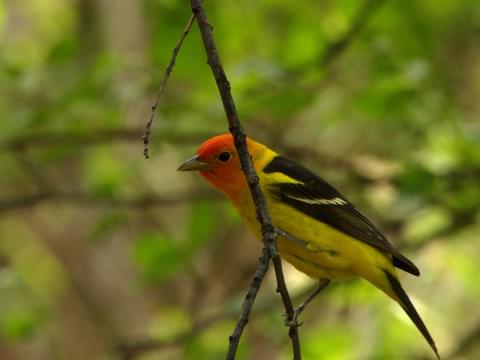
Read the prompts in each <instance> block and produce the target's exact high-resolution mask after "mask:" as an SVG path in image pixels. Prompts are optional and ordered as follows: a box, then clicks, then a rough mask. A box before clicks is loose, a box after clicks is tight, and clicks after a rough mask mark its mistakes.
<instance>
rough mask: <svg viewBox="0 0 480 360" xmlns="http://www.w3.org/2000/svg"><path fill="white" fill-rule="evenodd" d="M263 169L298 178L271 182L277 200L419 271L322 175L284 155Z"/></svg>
mask: <svg viewBox="0 0 480 360" xmlns="http://www.w3.org/2000/svg"><path fill="white" fill-rule="evenodd" d="M263 172H265V173H267V174H268V173H281V174H283V175H286V176H288V177H289V178H291V179H293V180H295V181H297V182H280V183H276V184H271V185H270V186H269V189H268V190H269V191H270V192H271V193H272V195H273V196H275V197H276V198H277V199H278V200H280V201H282V202H283V203H285V204H287V205H289V206H291V207H293V208H295V209H296V210H298V211H301V212H302V213H304V214H305V215H308V216H310V217H312V218H315V219H317V220H319V221H321V222H323V223H325V224H327V225H329V226H331V227H333V228H335V229H336V230H338V231H341V232H343V233H345V234H347V235H349V236H351V237H352V238H355V239H357V240H359V241H362V242H364V243H366V244H368V245H370V246H373V247H375V248H377V249H379V250H381V251H383V252H385V253H387V254H390V255H391V256H392V260H393V265H395V266H396V267H398V268H400V269H402V270H405V271H407V272H409V273H411V274H413V275H417V276H418V275H419V274H420V272H419V270H418V268H417V267H416V266H415V265H414V264H413V263H412V262H411V261H410V260H408V259H407V258H406V257H405V256H403V255H401V254H400V253H399V252H398V251H397V250H396V249H395V247H394V246H393V245H392V243H390V242H389V241H388V240H387V239H386V238H385V236H383V235H382V233H380V231H379V230H378V229H377V228H376V227H375V225H373V224H372V222H371V221H370V220H368V218H367V217H366V216H365V215H363V214H362V213H361V212H360V211H359V210H358V209H357V208H356V207H355V206H354V205H353V204H351V203H350V202H349V201H348V200H347V199H346V198H345V197H344V196H343V195H342V194H341V193H340V192H338V191H337V190H336V189H335V188H334V187H333V186H331V185H330V184H328V183H327V182H326V181H325V180H323V179H322V178H321V177H319V176H317V175H315V174H314V173H312V172H311V171H310V170H308V169H307V168H305V167H303V166H301V165H299V164H296V163H294V162H293V161H290V160H288V159H286V158H284V157H281V156H276V157H275V158H273V159H272V161H270V163H268V164H267V165H266V166H265V167H264V168H263Z"/></svg>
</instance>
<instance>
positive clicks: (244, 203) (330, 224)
mask: <svg viewBox="0 0 480 360" xmlns="http://www.w3.org/2000/svg"><path fill="white" fill-rule="evenodd" d="M247 147H248V151H249V153H250V155H251V158H252V162H253V165H254V167H255V170H256V172H257V174H258V176H259V179H260V186H261V188H262V190H263V192H264V194H265V198H266V201H267V205H268V210H269V212H270V215H271V218H272V223H273V225H274V227H275V228H276V229H277V230H278V238H277V248H278V252H279V254H280V256H281V257H282V258H283V259H285V260H287V261H288V262H290V263H291V264H292V265H293V266H295V267H296V268H297V269H298V270H300V271H301V272H303V273H305V274H307V275H308V276H310V277H312V278H315V279H319V281H320V282H319V287H318V289H317V291H316V292H315V293H314V294H312V296H311V297H309V299H308V300H307V302H308V301H309V300H311V298H313V296H314V295H315V294H316V293H318V292H319V291H320V290H321V289H322V288H323V287H325V286H326V285H327V284H328V283H329V282H330V280H337V279H345V278H351V277H354V276H358V277H361V278H364V279H366V280H367V281H369V282H370V283H372V284H373V285H375V286H376V287H377V288H379V289H381V290H382V291H384V292H385V293H386V294H387V295H389V296H390V297H391V298H392V299H394V300H395V301H397V302H398V304H400V306H401V307H402V308H403V310H405V312H406V313H407V315H408V316H409V317H410V319H411V320H412V321H413V323H414V324H415V325H416V326H417V328H418V330H419V331H420V332H421V333H422V335H423V336H424V337H425V339H426V340H427V342H428V343H429V344H430V346H431V347H432V349H433V351H434V352H435V355H436V356H437V358H439V355H438V351H437V348H436V346H435V342H434V340H433V338H432V336H431V335H430V333H429V331H428V329H427V327H426V326H425V324H424V322H423V321H422V319H421V318H420V316H419V314H418V312H417V311H416V309H415V307H414V306H413V304H412V302H411V301H410V299H409V297H408V295H407V294H406V292H405V291H404V290H403V288H402V286H401V284H400V281H399V280H398V276H397V271H396V268H399V269H401V270H404V271H406V272H408V273H410V274H413V275H416V276H418V275H420V272H419V270H418V268H417V267H416V266H415V265H414V264H413V263H412V262H411V261H410V260H409V259H407V258H406V257H405V256H403V255H402V254H400V253H399V252H398V251H397V250H396V249H395V247H394V246H393V245H392V243H390V242H389V241H388V240H387V239H386V237H385V236H383V235H382V234H381V233H380V231H379V230H378V229H377V228H376V227H375V225H373V224H372V222H371V221H370V220H368V219H367V217H366V216H365V215H363V214H362V213H361V212H360V211H359V210H358V209H357V208H356V207H355V206H354V205H353V204H352V203H350V202H349V201H348V200H347V199H346V198H345V197H344V196H343V195H342V194H341V193H340V192H338V191H337V190H336V189H335V188H334V187H333V186H331V185H330V184H328V183H327V182H326V181H325V180H323V179H322V178H321V177H319V176H317V175H315V174H314V173H313V172H311V171H310V170H308V169H307V168H305V167H303V166H301V165H299V164H297V163H295V162H293V161H291V160H288V159H286V158H285V157H282V156H280V155H278V154H277V153H275V152H274V151H272V150H271V149H269V148H268V147H266V146H265V145H263V144H260V143H258V142H255V141H253V140H252V139H249V138H247ZM178 170H180V171H191V170H197V171H199V172H200V174H201V175H202V176H203V177H204V178H205V179H206V180H207V181H208V182H210V183H211V184H212V185H213V186H214V187H216V188H217V189H219V190H221V191H222V192H223V193H224V194H225V195H226V196H227V197H228V198H229V199H230V201H231V202H232V204H233V205H234V206H235V208H236V209H237V210H238V212H239V213H240V215H241V217H242V218H243V219H244V220H245V222H246V223H247V225H248V227H249V228H250V229H251V230H252V231H253V232H254V233H255V234H256V236H257V237H258V238H260V239H261V229H260V225H259V223H258V221H257V219H256V213H255V207H254V204H253V201H252V197H251V195H250V191H249V189H248V185H247V182H246V180H245V176H244V174H243V172H242V170H241V168H240V161H239V158H238V155H237V151H236V149H235V146H234V144H233V138H232V136H231V135H230V134H224V135H219V136H215V137H212V138H210V139H208V140H207V141H205V142H204V143H203V144H202V145H201V146H200V148H199V149H198V151H197V153H196V155H195V156H193V157H192V158H190V159H188V160H187V161H185V162H184V163H183V164H182V165H181V166H180V167H179V168H178ZM305 304H306V303H304V304H302V305H305ZM303 307H304V306H303ZM302 309H303V308H302ZM302 309H300V310H302Z"/></svg>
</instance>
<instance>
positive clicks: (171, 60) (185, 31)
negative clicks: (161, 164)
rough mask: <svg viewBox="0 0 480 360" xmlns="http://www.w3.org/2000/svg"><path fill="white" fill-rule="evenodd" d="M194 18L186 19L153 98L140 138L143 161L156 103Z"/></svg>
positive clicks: (146, 154)
mask: <svg viewBox="0 0 480 360" xmlns="http://www.w3.org/2000/svg"><path fill="white" fill-rule="evenodd" d="M193 20H194V17H193V15H192V16H190V19H188V22H187V25H186V26H185V29H184V30H183V33H182V36H181V37H180V40H178V43H177V45H176V46H175V47H174V48H173V50H172V57H171V58H170V62H169V63H168V66H167V68H166V69H165V72H164V73H163V77H162V81H161V82H160V88H159V90H158V93H157V97H156V98H155V102H154V104H153V105H152V111H151V113H150V119H149V120H148V122H147V125H146V126H145V133H144V134H143V136H142V139H143V156H145V159H148V158H149V155H148V145H149V143H150V132H151V129H152V124H153V120H154V118H155V112H156V111H157V108H158V103H159V101H160V97H161V96H162V94H163V92H164V91H165V86H167V81H168V78H169V77H170V74H171V73H172V71H173V67H174V66H175V61H176V60H177V55H178V52H179V51H180V48H181V47H182V45H183V41H184V40H185V38H186V37H187V35H188V33H189V32H190V29H191V27H192V24H193Z"/></svg>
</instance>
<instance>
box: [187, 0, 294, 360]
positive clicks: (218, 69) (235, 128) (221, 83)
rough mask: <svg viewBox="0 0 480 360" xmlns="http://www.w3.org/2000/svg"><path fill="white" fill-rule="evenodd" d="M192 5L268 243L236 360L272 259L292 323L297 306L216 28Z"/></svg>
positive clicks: (236, 337) (245, 308)
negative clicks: (216, 34) (221, 57)
mask: <svg viewBox="0 0 480 360" xmlns="http://www.w3.org/2000/svg"><path fill="white" fill-rule="evenodd" d="M191 5H192V11H193V13H194V15H195V18H196V19H197V23H198V26H199V28H200V33H201V35H202V39H203V44H204V47H205V51H206V53H207V58H208V64H209V65H210V67H211V69H212V72H213V75H214V77H215V81H216V83H217V87H218V90H219V92H220V96H221V98H222V103H223V107H224V109H225V113H226V115H227V119H228V124H229V129H230V132H231V133H232V135H233V139H234V143H235V147H236V149H237V152H238V156H239V158H240V164H241V167H242V171H243V172H244V174H245V177H246V179H247V183H248V186H249V188H250V192H251V195H252V199H253V202H254V204H255V210H256V214H257V218H258V220H259V223H260V225H261V228H262V235H263V242H264V250H263V256H262V257H261V258H260V262H259V265H258V267H257V270H256V272H255V275H254V277H253V279H252V282H251V285H250V288H249V290H248V292H247V295H246V297H245V301H244V303H243V305H242V311H241V315H240V319H239V321H238V323H237V326H236V327H235V329H234V331H233V334H232V335H231V336H230V346H229V349H228V353H227V356H226V359H234V358H235V355H236V351H237V347H238V344H239V342H240V337H241V335H242V332H243V329H244V328H245V325H246V324H247V322H248V317H249V315H250V312H251V309H252V307H253V303H254V301H255V297H256V295H257V293H258V291H259V289H260V286H261V284H262V280H263V278H264V276H265V273H266V271H267V269H268V263H269V260H270V259H272V262H273V265H274V267H275V275H276V278H277V291H278V292H279V293H280V295H281V297H282V301H283V303H284V306H285V310H286V314H287V318H288V319H289V320H291V319H292V318H293V305H292V301H291V299H290V296H289V294H288V290H287V287H286V285H285V279H284V276H283V270H282V263H281V260H280V257H279V255H278V253H277V249H276V245H275V241H276V232H275V229H274V227H273V225H272V221H271V218H270V215H269V213H268V210H267V205H266V201H265V197H264V195H263V193H262V190H261V188H260V184H259V178H258V176H257V174H256V173H255V169H254V168H253V165H252V161H251V159H250V155H249V153H248V150H247V145H246V141H245V140H246V135H245V132H244V131H243V128H242V126H241V124H240V120H239V117H238V114H237V110H236V107H235V102H234V100H233V97H232V93H231V88H230V83H229V81H228V79H227V77H226V75H225V71H224V69H223V66H222V63H221V61H220V58H219V56H218V50H217V48H216V46H215V42H214V39H213V34H212V26H211V25H210V23H209V22H208V19H207V16H206V13H205V10H204V9H203V6H202V2H201V0H191ZM289 335H290V338H291V340H292V347H293V353H294V359H300V358H301V354H300V341H299V338H298V329H297V327H296V326H291V327H290V330H289Z"/></svg>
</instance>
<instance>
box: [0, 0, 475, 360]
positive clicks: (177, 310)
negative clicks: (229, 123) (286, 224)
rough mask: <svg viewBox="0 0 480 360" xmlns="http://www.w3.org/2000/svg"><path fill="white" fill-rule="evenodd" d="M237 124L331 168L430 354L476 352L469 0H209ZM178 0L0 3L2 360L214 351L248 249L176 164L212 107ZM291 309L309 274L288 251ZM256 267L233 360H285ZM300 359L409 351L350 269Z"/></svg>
mask: <svg viewBox="0 0 480 360" xmlns="http://www.w3.org/2000/svg"><path fill="white" fill-rule="evenodd" d="M205 6H206V11H207V13H208V15H209V18H210V20H211V22H212V24H213V26H214V35H215V38H216V41H217V45H218V47H219V51H220V55H221V57H222V61H223V63H224V66H225V69H226V72H227V75H228V76H229V79H230V81H231V83H232V88H233V94H234V97H235V100H236V102H237V106H238V110H239V113H240V117H241V119H242V122H243V124H244V127H245V128H246V130H247V133H248V134H249V135H251V136H252V137H254V138H256V139H258V140H260V141H262V142H264V143H266V144H268V145H269V146H270V147H272V148H274V149H275V150H277V151H278V152H280V153H282V154H284V155H286V156H288V157H290V158H293V159H295V160H297V161H299V162H302V163H303V164H305V165H307V166H309V167H311V168H312V169H315V171H316V172H317V173H319V174H321V175H322V176H323V177H324V178H326V179H327V180H328V181H329V182H331V183H334V184H335V185H336V186H337V187H338V188H339V189H340V190H341V191H342V192H343V193H344V194H346V195H347V196H348V197H349V198H350V199H351V200H352V201H353V202H354V203H355V204H357V206H358V207H359V208H361V209H363V211H364V212H365V213H366V214H368V215H369V217H371V218H372V219H373V220H374V222H375V223H376V224H378V226H379V227H380V228H381V229H382V230H383V231H384V232H385V233H386V234H387V236H388V237H389V238H390V239H391V240H392V241H393V242H394V243H395V244H396V245H397V246H398V247H399V248H401V249H402V251H403V252H404V253H405V254H407V255H408V256H409V257H411V258H412V259H413V260H414V262H415V263H416V264H417V265H418V266H419V268H420V269H421V271H422V276H421V277H420V278H413V277H409V276H408V275H405V276H403V277H402V280H403V283H404V285H405V287H406V289H407V290H408V292H409V293H410V294H411V296H412V299H413V300H414V302H415V303H416V304H417V307H418V309H419V311H420V313H421V314H422V316H423V317H424V319H425V321H426V323H427V324H428V325H429V328H430V329H431V332H432V333H433V335H434V337H435V339H436V341H437V344H438V346H439V349H440V352H441V354H443V355H444V357H445V358H447V359H477V358H479V357H480V300H479V297H480V281H478V273H479V270H480V265H479V260H478V259H479V258H480V236H479V233H480V186H479V183H480V101H479V99H480V46H479V45H478V44H480V2H478V1H474V0H442V1H434V0H424V1H414V0H364V1H357V0H340V1H339V0H335V1H334V0H315V1H311V0H310V1H307V0H296V1H289V0H275V1H273V0H265V1H255V0H245V1H240V2H239V1H232V0H223V1H205ZM189 16H190V6H189V3H188V2H181V1H174V0H143V1H140V0H137V1H132V0H115V1H111V0H41V1H37V0H23V1H13V0H10V1H9V0H0V44H1V45H0V116H1V119H0V150H1V151H0V165H1V167H0V358H1V359H6V360H17V359H18V360H23V359H29V360H30V359H35V360H36V359H39V360H43V359H45V360H50V359H62V360H63V359H69V360H70V359H72V360H76V359H79V360H80V359H82V360H84V359H142V360H148V359H160V360H161V359H222V358H223V356H224V354H225V351H226V348H227V345H228V335H230V334H231V331H232V329H233V326H234V325H235V322H236V320H237V318H238V314H239V307H240V304H241V301H242V300H243V296H244V293H245V290H246V289H247V287H248V285H249V282H250V279H251V276H252V274H253V272H254V270H255V267H256V265H257V262H258V257H259V256H260V253H261V244H260V243H259V242H258V241H256V240H255V239H253V237H252V235H250V234H249V233H248V231H247V230H246V229H245V227H244V226H243V224H242V223H241V222H240V220H239V218H238V217H237V216H236V214H235V213H234V211H233V210H232V209H231V207H230V205H229V204H228V203H226V201H225V200H224V199H223V198H222V197H221V195H220V194H217V193H216V192H215V191H213V190H211V189H210V188H209V187H208V185H206V184H205V183H204V182H203V181H202V180H201V179H200V178H199V177H198V176H196V175H195V174H192V175H190V174H187V175H186V174H181V173H177V172H176V171H175V170H176V168H177V166H178V165H179V164H180V163H181V162H182V161H183V160H184V159H185V158H186V157H188V156H190V155H191V154H192V153H193V152H194V151H195V149H196V148H197V146H198V145H199V144H200V143H201V142H202V141H203V140H204V139H206V138H208V137H210V136H211V135H214V134H218V133H223V132H225V131H227V128H226V121H225V116H224V113H223V109H222V106H221V102H220V99H219V96H218V93H217V90H216V87H215V83H214V81H213V78H212V75H211V72H210V69H209V68H208V66H207V64H206V62H205V59H206V58H205V54H204V49H203V45H202V43H201V39H200V36H199V32H198V29H197V27H196V25H195V24H194V26H193V29H192V32H191V33H190V34H189V36H188V37H187V39H186V40H185V44H184V47H183V48H182V50H181V53H180V55H179V57H178V59H177V65H176V67H175V69H174V72H173V74H172V77H171V78H170V82H169V84H168V87H167V89H166V92H165V94H164V95H163V97H162V99H161V102H160V107H159V109H158V113H157V118H156V120H155V123H154V125H153V128H152V143H151V149H150V152H151V158H150V159H148V160H145V159H144V158H143V154H142V152H143V145H142V140H141V137H142V134H143V131H144V126H145V123H146V122H147V120H148V117H149V115H150V107H151V105H152V103H153V100H154V98H155V94H156V91H157V89H158V85H159V82H160V79H161V74H162V71H163V69H164V68H165V67H166V65H167V63H168V60H169V58H170V55H171V49H172V48H173V47H174V46H175V43H176V41H177V39H178V37H179V36H180V34H181V32H182V30H183V28H184V26H185V23H186V22H187V20H188V18H189ZM285 272H286V276H287V284H288V285H289V289H290V292H291V294H292V297H293V298H294V300H295V302H296V303H298V302H299V301H300V300H301V299H302V298H303V297H304V295H305V294H306V293H307V292H308V291H309V289H311V288H312V286H314V283H313V282H312V280H310V279H308V278H306V277H304V276H303V275H301V274H299V273H298V272H297V271H296V270H294V269H293V268H291V267H290V266H288V265H285ZM283 311H284V310H283V307H282V304H281V301H280V299H279V297H278V296H277V294H276V293H275V281H274V276H273V274H272V272H270V273H269V274H268V277H267V281H266V283H265V284H264V286H263V287H262V290H261V292H260V295H259V298H258V302H257V303H256V307H255V309H254V313H253V315H252V319H251V321H250V323H249V324H248V326H247V328H246V329H247V330H246V334H245V336H244V338H243V339H242V342H241V346H240V354H239V358H240V359H288V358H290V356H291V349H290V345H289V341H288V335H287V328H286V327H285V326H283V320H282V317H281V314H282V312H283ZM303 319H304V325H302V326H301V327H300V329H299V331H300V339H301V344H302V352H303V355H304V359H306V360H308V359H320V358H322V359H329V360H330V359H333V360H335V359H339V360H343V359H425V358H430V357H431V353H430V352H429V351H430V350H429V349H428V346H427V345H426V344H425V343H424V340H423V339H422V338H421V336H420V335H419V334H418V333H417V331H416V330H415V329H414V327H413V326H412V325H411V324H410V322H409V320H408V319H407V318H406V316H404V315H403V313H402V311H401V309H399V308H398V306H397V305H396V304H395V303H393V302H392V301H391V300H390V299H388V298H387V297H386V296H385V295H384V294H382V293H380V292H379V291H378V290H376V289H374V288H373V287H372V286H370V285H369V284H367V283H365V282H362V281H348V282H342V283H338V284H336V285H335V286H332V287H331V288H329V289H328V290H327V291H325V293H322V295H321V296H320V297H319V298H318V299H316V300H315V301H314V302H313V303H312V304H311V305H310V307H309V308H308V309H307V310H306V312H305V313H304V316H303Z"/></svg>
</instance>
